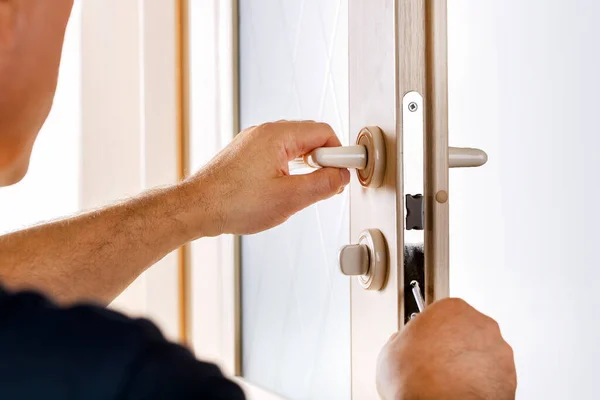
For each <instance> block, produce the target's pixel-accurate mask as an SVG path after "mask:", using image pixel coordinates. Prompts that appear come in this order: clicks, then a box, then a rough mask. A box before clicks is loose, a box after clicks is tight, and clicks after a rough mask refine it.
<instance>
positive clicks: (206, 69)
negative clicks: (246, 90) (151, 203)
mask: <svg viewBox="0 0 600 400" xmlns="http://www.w3.org/2000/svg"><path fill="white" fill-rule="evenodd" d="M217 15H218V2H217V1H214V0H206V1H190V8H189V27H190V31H189V35H190V36H189V45H190V48H189V62H190V65H189V76H190V89H189V90H190V146H189V151H190V154H189V157H190V167H191V169H192V170H193V171H195V170H197V169H199V168H200V167H201V166H202V165H204V164H205V163H206V162H208V161H209V160H210V159H211V157H212V156H214V154H216V153H217V152H218V151H219V150H220V148H221V135H220V132H219V130H218V128H219V108H218V98H219V97H218V93H219V90H218V85H219V74H218V67H217V66H218V36H217V31H218V19H217ZM221 244H222V242H221V240H220V238H205V239H201V240H197V241H195V242H194V243H192V244H191V249H190V253H191V270H190V279H191V285H190V286H191V291H190V303H191V307H190V322H191V324H190V329H191V332H192V343H193V347H194V350H195V352H196V354H198V356H199V357H202V358H204V359H208V360H212V361H215V362H219V363H222V362H223V361H224V360H223V354H222V351H221V350H222V347H223V345H224V343H223V330H222V323H223V315H222V313H223V304H222V287H221V277H222V274H221V273H222V268H221V265H222V263H221Z"/></svg>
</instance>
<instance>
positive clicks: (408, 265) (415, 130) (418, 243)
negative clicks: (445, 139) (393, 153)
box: [401, 92, 427, 320]
mask: <svg viewBox="0 0 600 400" xmlns="http://www.w3.org/2000/svg"><path fill="white" fill-rule="evenodd" d="M424 112H425V104H424V102H423V97H422V96H421V95H420V94H419V93H417V92H409V93H407V94H406V95H405V96H404V98H403V100H402V140H403V143H402V157H403V158H402V160H403V161H402V162H403V172H404V174H403V179H402V180H401V182H403V193H404V194H405V195H406V196H405V198H404V201H405V204H404V212H405V215H404V217H405V219H404V222H405V225H404V315H405V317H406V320H408V318H409V317H410V315H411V314H414V313H417V312H419V309H418V307H417V303H416V302H415V298H414V296H413V294H412V287H411V286H410V283H411V282H412V281H417V282H418V283H419V285H420V287H421V288H426V287H427V286H425V269H424V267H425V252H424V248H425V247H424V246H425V232H424V228H425V226H426V221H425V205H426V202H425V198H424V197H423V193H425V180H424V176H425V174H424V167H425V164H424V157H425V153H424V144H425V143H424V139H425V132H424V115H425V114H424Z"/></svg>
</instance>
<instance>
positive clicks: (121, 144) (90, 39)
mask: <svg viewBox="0 0 600 400" xmlns="http://www.w3.org/2000/svg"><path fill="white" fill-rule="evenodd" d="M82 18H83V37H82V55H83V60H82V68H83V71H82V76H83V82H82V99H83V132H84V135H83V139H82V193H81V201H82V207H83V208H90V207H98V206H101V205H105V204H107V203H110V202H113V201H115V200H117V199H122V198H124V197H127V196H132V195H135V194H138V193H139V192H140V191H141V190H142V189H143V179H142V178H143V170H142V162H143V158H142V154H143V152H142V149H143V135H142V125H141V122H142V120H141V117H140V116H141V112H142V101H141V93H142V92H141V90H142V87H141V84H142V81H141V79H140V65H141V64H140V59H141V54H142V53H141V43H140V38H141V36H140V32H141V30H140V29H141V27H140V22H141V19H140V7H139V5H138V0H86V1H85V2H84V3H83V16H82ZM108 27H110V29H108ZM113 307H115V308H118V309H120V310H123V311H126V312H128V313H131V314H136V315H143V314H145V312H146V301H145V282H144V278H143V277H142V278H140V279H138V280H136V281H135V282H134V283H133V284H132V285H131V286H130V287H129V288H128V289H127V290H126V291H125V292H124V293H123V294H122V295H121V296H120V297H119V298H118V299H117V300H115V302H114V303H113Z"/></svg>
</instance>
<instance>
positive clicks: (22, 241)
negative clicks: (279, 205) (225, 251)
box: [0, 186, 202, 304]
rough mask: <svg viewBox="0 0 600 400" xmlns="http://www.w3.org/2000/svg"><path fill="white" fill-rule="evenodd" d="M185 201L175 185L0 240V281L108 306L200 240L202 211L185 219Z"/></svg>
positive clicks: (61, 298) (184, 193)
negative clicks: (158, 265)
mask: <svg viewBox="0 0 600 400" xmlns="http://www.w3.org/2000/svg"><path fill="white" fill-rule="evenodd" d="M196 195H198V196H199V195H200V194H196ZM190 196H191V194H190V193H189V191H186V190H183V189H182V188H181V187H179V186H174V187H170V188H165V189H157V190H153V191H150V192H147V193H145V194H143V195H141V196H139V197H136V198H134V199H131V200H127V201H124V202H121V203H118V204H115V205H112V206H109V207H107V208H103V209H100V210H97V211H93V212H89V213H85V214H82V215H79V216H76V217H73V218H69V219H64V220H60V221H56V222H51V223H47V224H43V225H39V226H35V227H33V228H30V229H26V230H23V231H19V232H15V233H11V234H8V235H5V236H2V237H0V282H1V283H2V284H3V285H5V286H6V287H7V288H9V289H14V290H22V289H34V290H38V291H41V292H43V293H45V294H47V295H49V296H51V297H52V298H54V299H55V300H56V301H58V302H60V303H72V302H75V301H82V300H88V301H94V302H98V303H101V304H108V303H110V302H111V301H112V300H113V299H114V298H115V297H116V296H117V295H119V294H120V293H121V292H122V291H123V290H124V289H125V288H126V287H127V286H128V285H129V284H130V283H131V282H132V281H133V280H135V278H137V276H138V275H139V274H141V273H142V272H144V270H146V269H147V268H148V267H149V266H150V265H152V264H154V263H155V262H156V261H158V260H160V259H161V258H163V257H164V256H165V255H166V254H168V253H169V252H171V251H173V250H175V249H176V248H177V247H179V246H181V245H182V244H184V243H185V242H187V241H189V240H192V239H194V238H195V237H198V236H200V235H201V232H200V230H201V228H200V225H201V224H202V222H201V219H202V218H201V217H199V215H198V214H201V210H200V211H195V212H194V218H190V215H191V214H190V205H191V204H190V203H191V202H190ZM196 203H198V200H196ZM194 206H195V207H198V206H200V207H201V204H194Z"/></svg>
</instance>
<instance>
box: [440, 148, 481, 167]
mask: <svg viewBox="0 0 600 400" xmlns="http://www.w3.org/2000/svg"><path fill="white" fill-rule="evenodd" d="M487 160H488V156H487V154H486V153H485V151H483V150H479V149H470V148H462V147H449V148H448V166H449V167H450V168H472V167H481V166H482V165H484V164H485V163H486V162H487Z"/></svg>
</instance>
